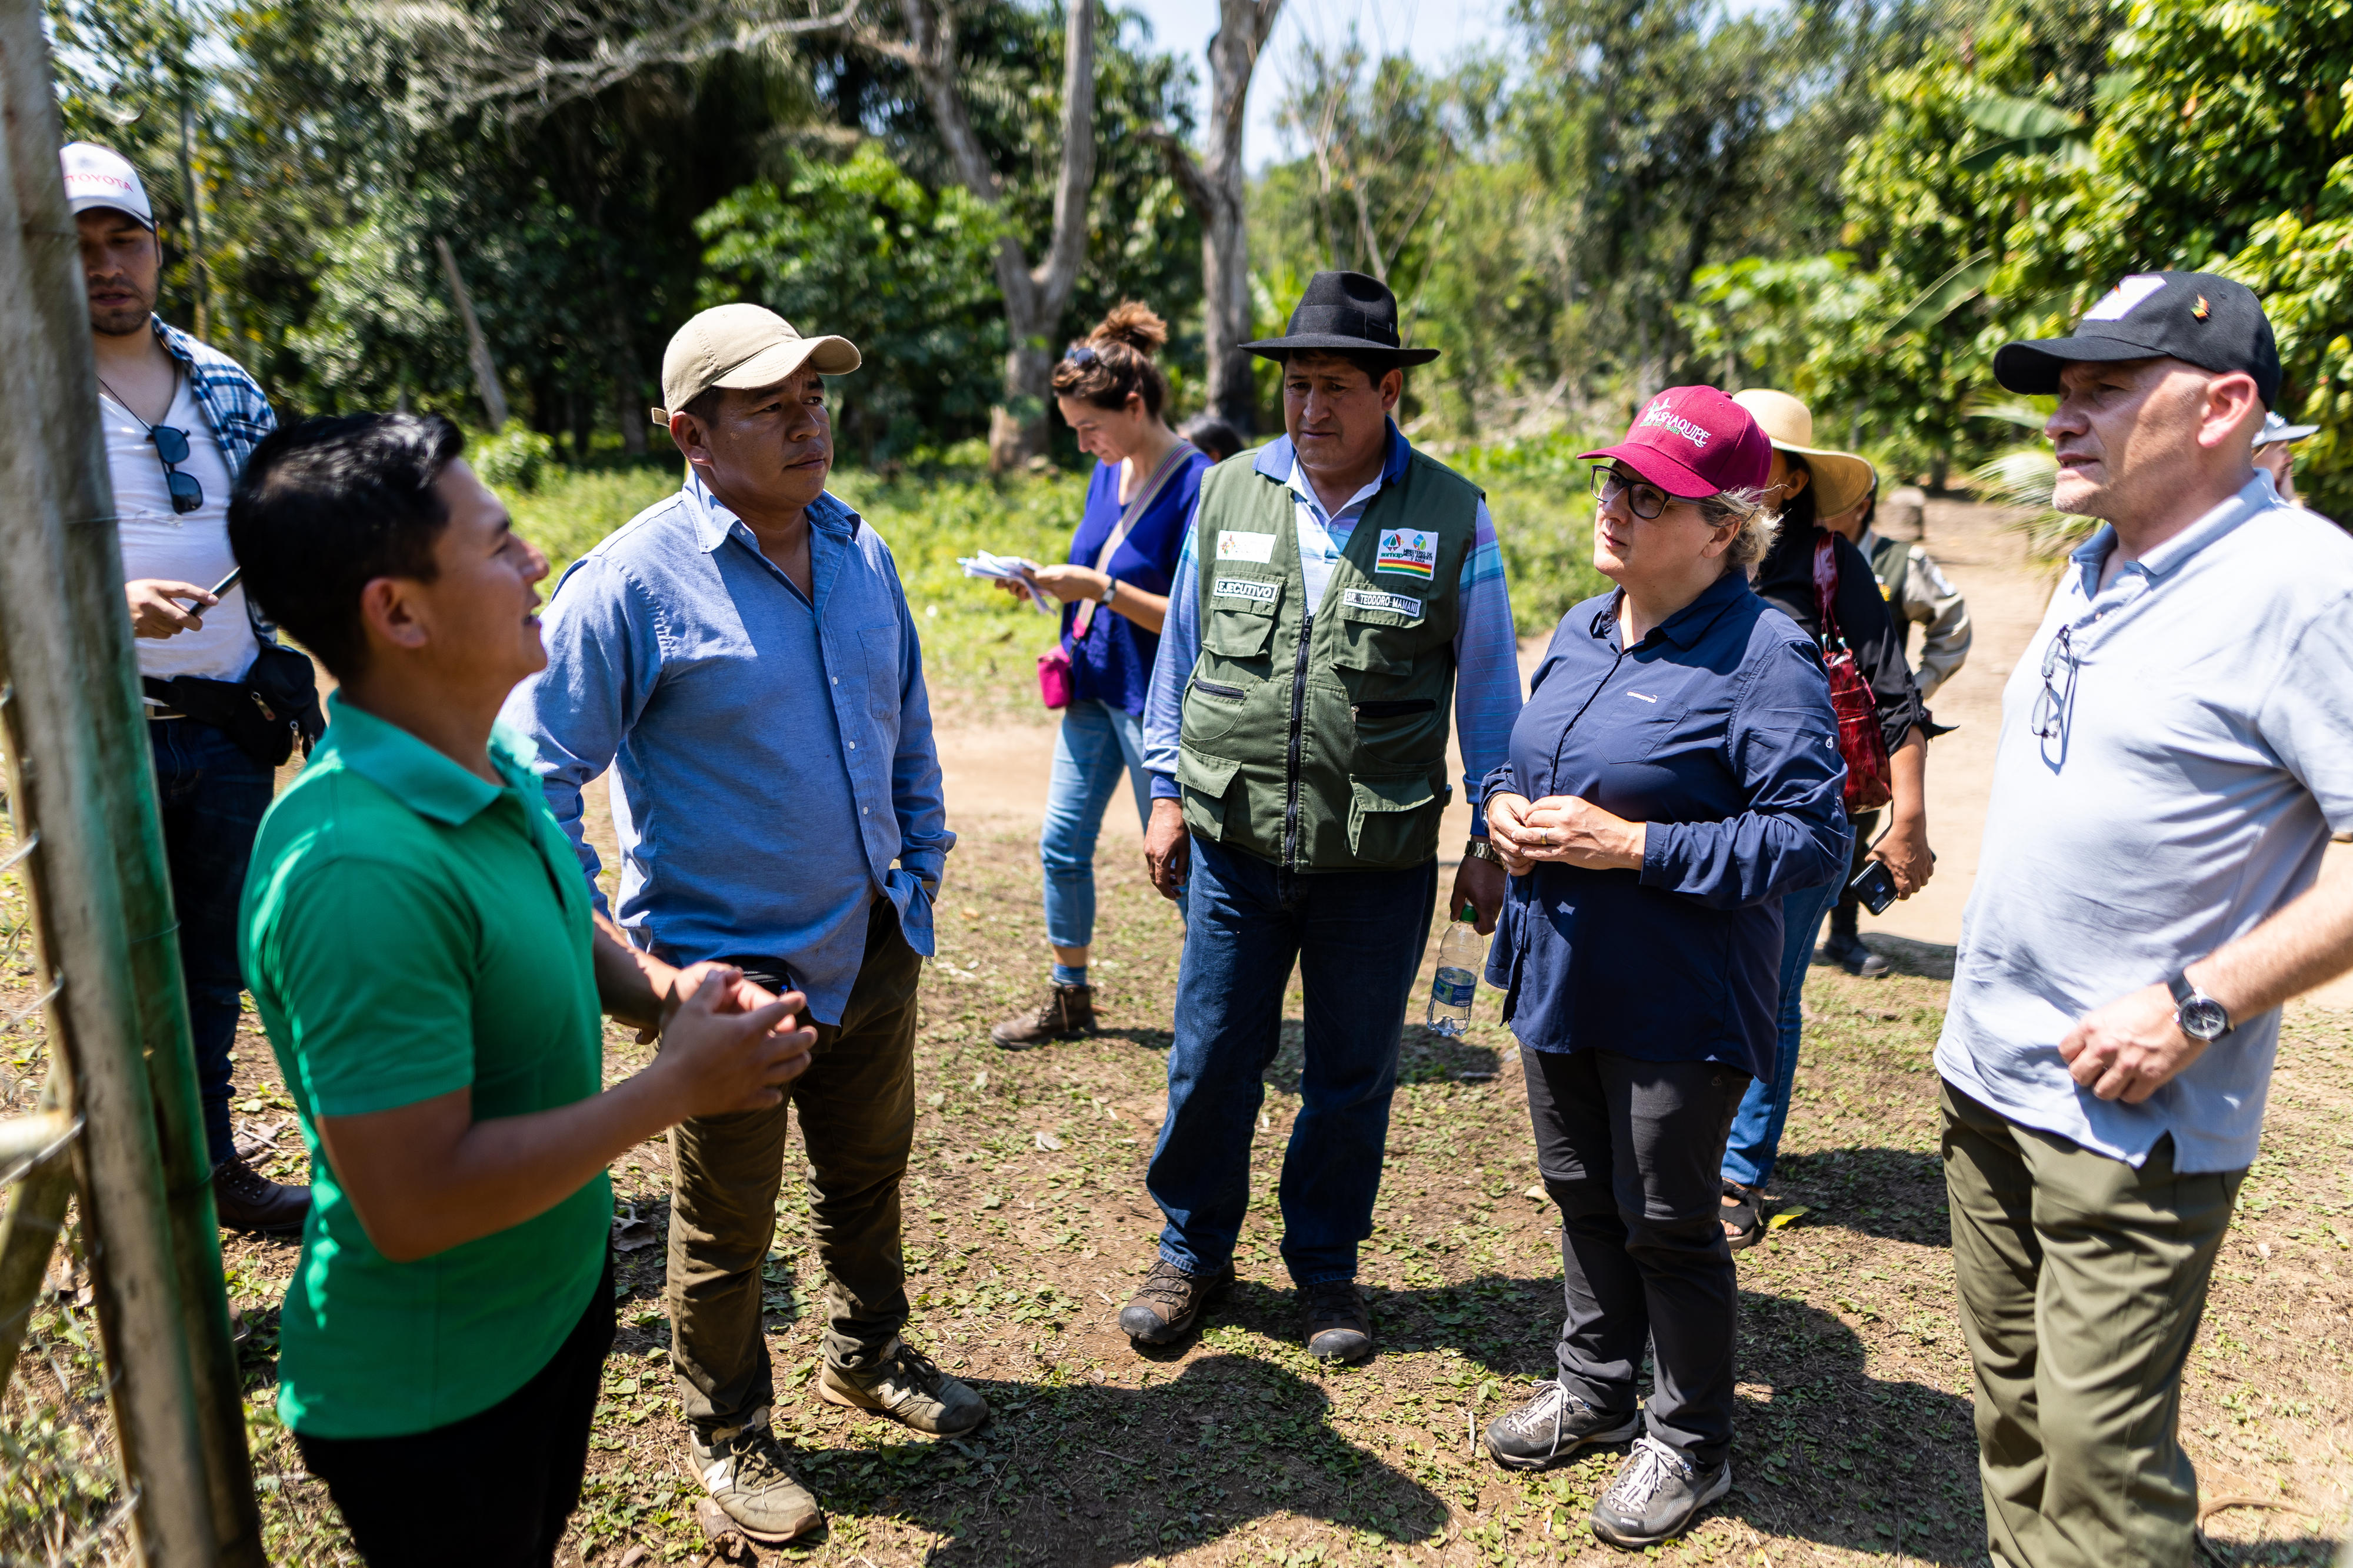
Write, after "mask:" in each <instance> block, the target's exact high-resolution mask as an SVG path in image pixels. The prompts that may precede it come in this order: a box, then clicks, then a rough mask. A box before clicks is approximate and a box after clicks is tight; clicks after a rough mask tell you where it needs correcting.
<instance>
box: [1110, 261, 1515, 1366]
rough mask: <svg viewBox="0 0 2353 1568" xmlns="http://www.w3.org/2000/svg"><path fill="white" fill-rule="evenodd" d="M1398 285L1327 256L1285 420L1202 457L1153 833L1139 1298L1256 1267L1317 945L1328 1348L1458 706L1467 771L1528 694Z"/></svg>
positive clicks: (1314, 1248) (1363, 1194)
mask: <svg viewBox="0 0 2353 1568" xmlns="http://www.w3.org/2000/svg"><path fill="white" fill-rule="evenodd" d="M1397 321H1398V310H1397V299H1396V297H1395V296H1394V295H1392V294H1391V293H1390V292H1389V291H1388V288H1387V287H1385V286H1384V285H1383V284H1381V283H1380V282H1379V281H1377V279H1371V278H1367V277H1366V276H1364V275H1363V274H1362V273H1356V272H1319V273H1317V274H1316V275H1315V277H1314V279H1313V280H1311V281H1310V282H1309V284H1308V286H1307V289H1306V292H1305V294H1304V296H1303V298H1302V299H1301V300H1300V303H1299V308H1298V309H1297V310H1294V311H1293V313H1292V317H1291V324H1290V329H1289V331H1287V333H1286V334H1285V335H1284V336H1282V337H1280V338H1271V339H1265V340H1261V342H1252V343H1245V344H1243V345H1242V346H1243V347H1245V348H1247V349H1250V351H1251V352H1253V353H1258V354H1261V355H1263V356H1265V357H1266V358H1269V359H1272V360H1276V361H1279V362H1281V363H1282V367H1283V378H1282V412H1283V425H1284V428H1285V431H1286V434H1285V435H1283V436H1282V437H1279V438H1278V439H1276V440H1275V441H1273V442H1272V443H1271V444H1269V445H1268V446H1265V447H1260V448H1258V449H1257V450H1255V451H1250V452H1244V453H1242V454H1240V456H1238V457H1234V458H1229V459H1228V460H1227V461H1225V462H1223V463H1220V464H1219V465H1218V467H1216V468H1213V469H1211V470H1210V471H1209V473H1208V476H1207V477H1205V478H1204V479H1203V480H1202V481H1201V492H1200V499H1199V500H1198V502H1197V503H1196V504H1195V508H1194V512H1193V517H1192V520H1191V523H1190V527H1189V529H1188V531H1187V542H1186V544H1185V547H1184V552H1183V553H1182V554H1181V555H1180V557H1179V558H1178V562H1177V566H1176V581H1175V583H1174V584H1173V587H1172V590H1171V594H1170V598H1169V605H1168V618H1167V622H1166V626H1165V627H1164V629H1163V631H1162V634H1161V635H1162V640H1161V644H1160V654H1159V658H1158V661H1157V662H1156V664H1155V666H1154V669H1153V679H1152V691H1151V696H1150V699H1149V700H1148V701H1147V703H1146V706H1145V767H1146V769H1147V770H1149V771H1150V772H1151V773H1152V775H1153V797H1154V798H1153V806H1152V822H1151V826H1150V828H1149V829H1148V830H1147V832H1146V835H1145V858H1146V860H1147V861H1148V862H1149V864H1150V867H1151V871H1152V879H1153V881H1154V883H1155V886H1157V887H1158V888H1159V889H1160V890H1161V892H1162V893H1163V894H1165V895H1166V896H1168V897H1170V898H1175V897H1176V891H1177V889H1178V886H1179V885H1180V884H1182V885H1184V888H1185V899H1186V906H1185V907H1186V934H1185V957H1184V962H1183V965H1182V968H1181V970H1180V972H1179V974H1178V978H1177V984H1176V1042H1175V1045H1174V1047H1173V1048H1172V1049H1171V1050H1170V1052H1169V1057H1168V1113H1167V1116H1166V1120H1165V1121H1163V1122H1162V1123H1161V1128H1160V1143H1159V1147H1158V1148H1157V1149H1156V1150H1155V1152H1154V1154H1153V1157H1152V1169H1151V1173H1150V1177H1149V1183H1148V1184H1149V1186H1150V1189H1151V1193H1152V1196H1153V1200H1154V1201H1155V1202H1156V1203H1157V1204H1159V1205H1160V1208H1161V1212H1162V1213H1163V1214H1164V1215H1166V1217H1167V1225H1166V1228H1165V1229H1164V1230H1163V1231H1162V1232H1161V1237H1160V1251H1159V1257H1158V1258H1157V1259H1156V1260H1155V1263H1154V1264H1153V1267H1152V1270H1151V1273H1150V1275H1149V1277H1148V1278H1146V1279H1145V1281H1144V1283H1143V1285H1142V1287H1141V1288H1140V1289H1138V1290H1137V1292H1136V1294H1135V1297H1134V1300H1131V1301H1130V1302H1129V1303H1128V1305H1127V1308H1126V1310H1124V1311H1123V1312H1122V1313H1121V1314H1120V1326H1121V1327H1122V1328H1123V1329H1124V1330H1126V1331H1127V1332H1128V1334H1129V1335H1130V1336H1132V1337H1133V1338H1134V1340H1136V1341H1137V1342H1139V1343H1142V1344H1149V1345H1159V1344H1166V1343H1168V1342H1171V1341H1174V1340H1176V1339H1177V1338H1179V1337H1181V1336H1182V1335H1184V1334H1185V1333H1186V1332H1187V1331H1190V1330H1191V1329H1192V1327H1193V1326H1194V1324H1195V1323H1196V1322H1197V1321H1198V1319H1199V1316H1200V1312H1201V1309H1202V1307H1203V1305H1204V1304H1205V1303H1206V1302H1207V1301H1208V1300H1210V1299H1211V1298H1212V1297H1214V1296H1216V1295H1217V1294H1218V1293H1219V1291H1221V1290H1222V1289H1224V1288H1225V1287H1227V1286H1228V1285H1229V1284H1231V1283H1232V1281H1233V1278H1234V1270H1233V1252H1234V1243H1235V1238H1236V1237H1238V1236H1239V1234H1240V1230H1241V1223H1242V1216H1243V1214H1244V1213H1245V1211H1246V1210H1247V1208H1248V1206H1249V1202H1250V1140H1251V1137H1252V1134H1253V1133H1254V1132H1255V1131H1257V1125H1258V1113H1259V1106H1260V1102H1261V1100H1262V1099H1263V1096H1264V1089H1263V1086H1262V1083H1261V1074H1262V1073H1263V1072H1264V1071H1265V1069H1266V1066H1267V1063H1268V1062H1270V1061H1271V1060H1272V1059H1273V1058H1274V1054H1275V1050H1276V1047H1278V1045H1279V1044H1280V1042H1281V1033H1282V1001H1283V994H1284V992H1285V991H1286V990H1287V989H1288V987H1289V985H1290V983H1291V973H1292V969H1293V965H1294V964H1296V965H1297V967H1298V969H1299V972H1300V976H1301V982H1302V984H1303V986H1304V988H1305V992H1306V1008H1305V1013H1306V1070H1305V1072H1304V1074H1303V1078H1302V1079H1301V1083H1300V1110H1299V1116H1298V1119H1297V1121H1295V1122H1294V1123H1293V1126H1292V1130H1291V1141H1290V1147H1289V1150H1288V1152H1286V1154H1285V1155H1284V1158H1283V1168H1282V1224H1283V1238H1282V1258H1283V1263H1284V1266H1285V1267H1286V1268H1288V1269H1289V1270H1290V1273H1291V1278H1292V1281H1293V1284H1294V1285H1296V1286H1297V1287H1298V1291H1299V1298H1300V1305H1301V1309H1302V1315H1303V1319H1304V1332H1305V1338H1306V1341H1307V1347H1308V1349H1309V1350H1310V1351H1311V1352H1314V1354H1315V1355H1317V1356H1319V1357H1322V1358H1324V1359H1325V1360H1328V1361H1353V1360H1355V1359H1356V1358H1358V1357H1360V1356H1363V1355H1365V1354H1366V1353H1368V1352H1370V1351H1371V1350H1372V1348H1373V1340H1372V1323H1371V1321H1370V1317H1369V1314H1368V1313H1367V1312H1366V1307H1365V1301H1364V1297H1363V1295H1362V1294H1361V1293H1360V1292H1359V1291H1358V1290H1357V1289H1356V1247H1357V1244H1358V1243H1359V1242H1361V1241H1363V1240H1364V1239H1365V1237H1366V1236H1368V1235H1370V1234H1371V1232H1372V1214H1373V1199H1374V1196H1375V1194H1377V1192H1378V1190H1379V1187H1380V1176H1381V1158H1382V1152H1383V1149H1384V1146H1385V1145H1386V1143H1387V1142H1388V1117H1389V1098H1390V1095H1391V1092H1392V1091H1393V1090H1394V1089H1395V1088H1396V1083H1397V1061H1398V1037H1399V1035H1400V1032H1401V1027H1402V1020H1403V1018H1404V1016H1405V1008H1406V1002H1407V997H1408V994H1409V992H1410V991H1411V989H1412V986H1413V977H1414V973H1415V971H1416V970H1417V969H1418V968H1419V965H1420V963H1421V952H1422V948H1423V945H1424V944H1425V943H1426V942H1428V941H1429V937H1430V907H1431V904H1432V902H1433V901H1434V900H1435V898H1436V895H1437V891H1438V855H1439V848H1440V846H1439V817H1440V813H1442V812H1443V811H1444V810H1445V808H1446V805H1447V803H1448V801H1449V800H1451V798H1452V796H1453V793H1454V791H1453V784H1452V781H1451V780H1450V779H1449V778H1448V777H1447V773H1448V771H1449V770H1448V767H1447V759H1446V742H1447V734H1448V707H1449V700H1450V698H1451V700H1452V709H1453V716H1454V722H1455V723H1456V724H1457V725H1459V726H1460V728H1461V740H1462V748H1461V749H1462V760H1463V766H1464V770H1465V773H1466V778H1465V781H1464V787H1465V788H1466V790H1467V789H1469V788H1470V787H1471V785H1472V783H1473V782H1474V781H1476V780H1477V779H1479V778H1481V777H1482V776H1484V772H1485V770H1486V769H1487V768H1489V767H1492V766H1493V765H1495V764H1496V763H1500V762H1501V761H1502V759H1503V756H1504V749H1505V746H1506V745H1507V743H1508V742H1509V741H1510V738H1511V731H1512V721H1513V720H1514V719H1515V718H1516V717H1517V716H1518V714H1519V710H1520V675H1519V663H1518V658H1517V652H1518V649H1517V644H1516V642H1515V640H1514V637H1513V632H1512V609H1511V603H1510V600H1509V597H1508V595H1506V593H1505V590H1504V566H1503V558H1502V555H1501V553H1500V552H1499V551H1498V550H1497V549H1496V545H1495V527H1494V522H1493V519H1491V518H1490V517H1489V516H1488V513H1487V505H1486V501H1485V500H1484V498H1483V497H1482V495H1481V494H1480V492H1479V490H1478V489H1477V488H1476V487H1475V486H1473V485H1472V484H1471V483H1470V482H1469V481H1468V480H1466V479H1462V478H1461V476H1460V475H1458V474H1456V473H1454V472H1453V471H1451V469H1449V468H1446V467H1445V466H1444V465H1443V464H1440V463H1438V462H1436V461H1433V460H1432V459H1430V458H1427V457H1424V456H1422V455H1421V454H1420V453H1419V452H1416V451H1415V450H1414V449H1413V447H1411V446H1410V445H1409V444H1408V442H1407V441H1406V438H1405V437H1404V436H1403V434H1401V433H1400V432H1399V431H1398V427H1397V426H1396V425H1395V424H1394V423H1393V422H1392V421H1391V419H1390V414H1391V413H1392V411H1394V410H1395V408H1396V407H1397V402H1398V395H1399V394H1400V393H1401V392H1402V391H1403V390H1404V385H1405V374H1404V372H1405V367H1406V366H1408V365H1412V364H1422V363H1428V362H1429V361H1430V360H1432V359H1435V358H1436V357H1437V351H1436V350H1434V349H1411V348H1406V347H1404V346H1403V345H1402V344H1400V343H1399V342H1398V326H1397ZM1486 832H1487V828H1486V823H1485V821H1484V819H1483V818H1482V816H1480V815H1479V813H1478V811H1477V809H1476V808H1475V806H1474V808H1473V811H1472V826H1471V833H1472V837H1471V842H1470V844H1469V845H1468V846H1467V847H1466V849H1465V852H1464V854H1463V857H1462V860H1461V868H1460V870H1459V871H1458V872H1457V873H1456V876H1455V879H1454V888H1453V892H1452V895H1451V898H1450V900H1449V908H1450V909H1454V910H1460V909H1461V908H1462V907H1463V906H1464V905H1465V904H1468V905H1470V906H1472V908H1473V909H1474V910H1476V918H1477V921H1478V927H1479V930H1480V931H1492V930H1493V929H1494V920H1495V914H1496V911H1497V910H1498V909H1499V908H1500V907H1501V905H1502V902H1503V896H1504V871H1503V867H1502V865H1501V863H1500V862H1498V861H1497V860H1495V859H1494V858H1493V851H1491V850H1490V849H1489V848H1488V847H1487V842H1486Z"/></svg>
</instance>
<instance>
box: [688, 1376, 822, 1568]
mask: <svg viewBox="0 0 2353 1568" xmlns="http://www.w3.org/2000/svg"><path fill="white" fill-rule="evenodd" d="M687 1441H688V1445H689V1447H691V1448H692V1449H693V1452H694V1469H695V1473H696V1474H697V1475H699V1476H701V1477H702V1486H703V1489H704V1490H706V1491H708V1492H709V1493H710V1494H711V1500H712V1501H713V1502H715V1503H717V1504H718V1505H719V1510H720V1511H721V1512H722V1513H724V1514H725V1515H726V1516H727V1517H728V1518H729V1519H731V1520H733V1521H735V1526H736V1528H737V1529H739V1530H741V1531H743V1532H744V1534H746V1535H748V1536H750V1537H751V1538H752V1539H753V1540H754V1541H760V1542H767V1543H768V1544H770V1545H776V1544H780V1543H781V1542H787V1541H790V1540H792V1539H794V1538H795V1537H796V1536H802V1535H807V1533H808V1532H809V1531H812V1530H815V1529H816V1528H817V1527H818V1525H820V1524H823V1523H824V1522H825V1512H824V1510H821V1509H819V1508H818V1506H817V1499H816V1498H814V1497H811V1496H810V1495H809V1490H808V1489H807V1487H805V1486H803V1485H801V1484H800V1482H799V1481H797V1480H796V1479H793V1473H792V1471H790V1470H788V1469H786V1468H785V1453H784V1449H783V1448H782V1447H779V1446H778V1445H777V1443H776V1437H775V1436H774V1435H772V1434H771V1433H770V1432H769V1430H768V1407H767V1406H766V1405H762V1406H761V1407H760V1408H759V1409H757V1410H755V1411H754V1412H753V1413H752V1415H751V1416H750V1417H749V1418H748V1419H747V1420H745V1421H744V1425H743V1426H721V1427H717V1428H714V1429H713V1430H712V1431H710V1432H708V1433H706V1432H703V1431H702V1430H701V1429H699V1428H698V1429H695V1430H694V1431H693V1432H692V1433H691V1436H689V1437H688V1439H687Z"/></svg>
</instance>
